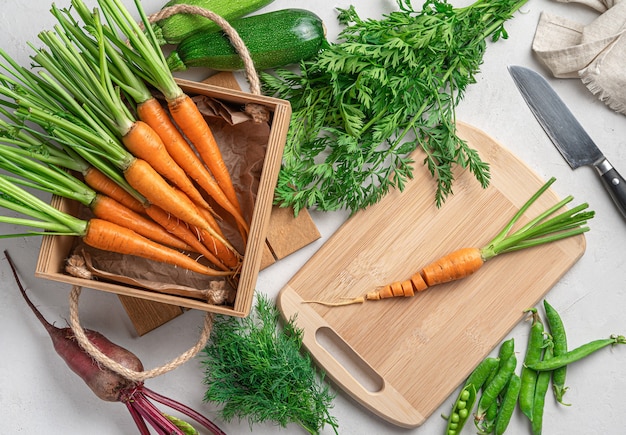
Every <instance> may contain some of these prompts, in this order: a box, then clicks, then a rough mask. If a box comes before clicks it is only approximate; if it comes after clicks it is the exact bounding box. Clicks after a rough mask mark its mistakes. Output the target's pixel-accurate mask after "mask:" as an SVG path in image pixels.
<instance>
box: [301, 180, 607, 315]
mask: <svg viewBox="0 0 626 435" xmlns="http://www.w3.org/2000/svg"><path fill="white" fill-rule="evenodd" d="M555 181H556V179H555V178H554V177H552V178H551V179H550V180H548V181H547V182H546V183H545V184H544V185H543V186H541V188H540V189H539V190H538V191H537V192H536V193H535V194H534V195H533V196H532V197H531V198H530V199H529V200H528V201H527V202H526V203H525V204H524V205H523V206H522V207H521V208H520V210H519V211H518V212H517V213H516V214H515V215H514V216H513V217H512V218H511V220H510V221H509V222H508V224H507V225H506V226H505V227H504V228H503V229H502V230H501V231H500V233H498V234H497V235H496V236H495V237H494V238H493V239H492V240H491V241H490V242H489V243H488V244H487V245H485V246H484V247H482V248H474V247H470V248H461V249H458V250H456V251H453V252H451V253H449V254H447V255H445V256H443V257H441V258H439V259H438V260H436V261H434V262H432V263H431V264H429V265H427V266H426V267H424V268H423V269H422V270H421V271H420V272H418V273H415V274H414V275H413V276H412V277H411V278H409V279H408V280H405V281H396V282H392V283H390V284H387V285H385V286H383V287H381V288H378V289H376V290H374V291H371V292H369V293H367V294H365V295H364V296H359V297H356V298H348V299H346V300H343V301H340V302H326V301H318V300H309V301H304V302H306V303H318V304H322V305H327V306H341V305H350V304H356V303H363V302H365V301H367V300H380V299H388V298H394V297H411V296H413V295H414V294H415V293H416V292H421V291H424V290H426V289H428V288H430V287H432V286H436V285H439V284H444V283H447V282H451V281H455V280H459V279H462V278H465V277H467V276H469V275H471V274H473V273H474V272H476V271H478V270H479V269H480V268H481V267H482V266H483V265H484V264H485V263H486V262H487V261H488V260H490V259H492V258H493V257H495V256H496V255H499V254H503V253H506V252H513V251H517V250H521V249H526V248H530V247H533V246H538V245H542V244H545V243H550V242H554V241H557V240H562V239H565V238H567V237H572V236H575V235H578V234H582V233H584V232H586V231H589V227H588V226H586V223H587V221H588V220H589V219H591V218H593V216H594V214H595V213H594V212H593V211H586V209H587V208H588V206H589V205H588V204H587V203H583V204H581V205H578V206H576V207H574V208H572V209H569V210H565V211H560V212H559V210H561V209H562V208H563V207H564V206H565V205H566V204H568V203H569V202H571V201H572V200H573V197H572V196H567V197H566V198H564V199H563V200H561V201H559V202H557V203H556V204H555V205H553V206H552V207H550V208H548V209H547V210H546V211H544V212H543V213H541V214H539V215H538V216H536V217H535V218H533V219H532V220H530V221H529V222H528V223H527V224H525V225H524V226H522V227H521V228H519V229H517V230H515V231H513V232H512V233H511V230H512V228H513V226H514V225H515V223H516V222H517V221H518V220H519V219H520V218H521V217H522V215H523V214H524V213H525V212H526V210H528V208H529V207H530V206H531V205H532V204H533V203H534V202H535V201H536V200H537V198H539V196H541V195H542V194H543V193H544V192H545V191H546V190H547V189H548V188H549V187H550V186H551V185H552V184H553V183H554V182H555ZM555 213H557V214H556V215H555Z"/></svg>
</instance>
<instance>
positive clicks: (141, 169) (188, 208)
mask: <svg viewBox="0 0 626 435" xmlns="http://www.w3.org/2000/svg"><path fill="white" fill-rule="evenodd" d="M124 177H125V178H126V180H127V181H128V183H129V184H130V185H131V186H133V188H135V189H137V191H138V192H139V193H141V194H142V195H143V196H145V197H146V199H147V200H148V201H149V202H150V203H151V204H154V205H158V206H159V207H161V208H162V209H163V210H165V211H167V212H170V213H172V214H173V215H174V216H176V217H177V218H179V219H181V220H182V221H183V222H186V223H188V224H190V225H192V226H195V227H198V228H199V229H206V230H207V231H208V232H209V233H210V234H213V236H214V237H215V238H216V239H217V240H219V241H220V242H222V243H223V244H224V245H225V246H227V247H228V248H229V249H231V250H232V251H235V248H234V247H232V245H231V244H230V243H228V242H227V241H226V240H225V239H224V238H223V237H221V236H220V235H219V234H216V233H215V230H213V228H212V227H211V225H210V224H209V223H208V222H207V221H206V219H205V218H204V216H203V215H202V213H201V212H200V211H199V210H198V207H197V206H196V205H195V204H194V203H193V202H192V201H191V200H190V199H189V198H188V197H186V196H185V197H183V196H182V195H179V194H178V193H177V192H178V191H177V190H176V189H175V188H173V187H172V186H170V185H169V184H168V183H167V182H166V181H165V179H164V178H163V177H161V176H160V175H159V174H158V173H157V172H156V171H155V170H154V168H153V167H152V166H151V165H150V164H149V163H148V162H146V161H145V160H142V159H138V158H137V159H134V160H133V162H132V163H131V164H129V165H128V166H127V167H126V169H125V170H124Z"/></svg>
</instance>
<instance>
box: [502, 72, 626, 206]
mask: <svg viewBox="0 0 626 435" xmlns="http://www.w3.org/2000/svg"><path fill="white" fill-rule="evenodd" d="M508 70H509V73H510V74H511V77H513V81H514V82H515V85H516V86H517V88H518V90H519V91H520V93H521V94H522V97H523V98H524V100H525V101H526V104H528V107H530V110H531V112H532V113H533V115H534V116H535V118H537V121H538V122H539V124H540V125H541V127H542V128H543V129H544V131H545V132H546V134H547V135H548V137H549V138H550V140H551V141H552V143H553V144H554V145H555V147H556V149H557V150H558V151H559V152H560V153H561V155H562V156H563V158H564V159H565V161H566V162H567V163H568V164H569V165H570V167H571V168H572V169H576V168H579V167H580V166H591V167H593V168H595V169H596V172H597V174H598V175H599V176H600V179H601V180H602V184H603V185H604V187H605V188H606V190H607V191H608V193H609V195H610V196H611V198H612V199H613V202H614V203H615V205H616V207H617V209H618V210H619V211H620V213H621V214H622V217H624V218H626V181H624V178H623V177H622V176H621V175H620V174H619V172H618V171H617V170H616V169H615V168H614V167H613V165H612V164H611V163H610V162H609V161H608V159H607V158H606V157H605V156H604V155H603V154H602V152H601V151H600V149H599V148H598V147H597V146H596V144H595V143H594V142H593V140H592V139H591V137H589V135H588V134H587V132H586V131H585V130H584V128H583V127H582V125H580V123H579V122H578V120H576V118H575V117H574V115H573V114H572V112H571V111H570V110H569V108H568V107H567V106H566V105H565V103H564V102H563V100H561V98H560V97H559V96H558V94H557V93H556V92H555V90H554V89H553V88H552V86H550V84H549V83H548V82H547V80H546V79H545V78H544V77H543V76H542V75H540V74H539V73H537V72H535V71H533V70H531V69H529V68H525V67H521V66H515V65H512V66H509V67H508Z"/></svg>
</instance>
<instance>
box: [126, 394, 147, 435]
mask: <svg viewBox="0 0 626 435" xmlns="http://www.w3.org/2000/svg"><path fill="white" fill-rule="evenodd" d="M125 405H126V408H128V411H129V412H130V415H131V417H133V421H134V422H135V424H136V425H137V429H139V433H140V434H141V435H150V429H148V426H146V422H145V421H144V419H143V417H142V416H141V414H139V412H138V411H137V410H136V409H135V408H134V407H133V406H132V404H131V403H130V402H126V403H125Z"/></svg>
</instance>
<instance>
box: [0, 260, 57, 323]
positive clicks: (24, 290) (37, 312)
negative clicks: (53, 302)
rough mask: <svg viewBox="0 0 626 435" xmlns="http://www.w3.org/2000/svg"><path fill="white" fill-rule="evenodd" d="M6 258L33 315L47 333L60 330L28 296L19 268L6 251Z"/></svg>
mask: <svg viewBox="0 0 626 435" xmlns="http://www.w3.org/2000/svg"><path fill="white" fill-rule="evenodd" d="M4 256H5V257H6V259H7V261H8V262H9V266H11V271H12V272H13V276H14V277H15V282H16V283H17V287H18V288H19V289H20V293H22V296H23V297H24V300H25V301H26V304H27V305H28V306H29V307H30V309H31V310H33V313H35V316H36V317H37V319H39V321H40V322H41V324H42V325H43V326H44V328H46V331H48V332H51V331H55V330H58V329H59V328H57V327H56V326H54V325H53V324H52V323H50V322H48V320H46V318H45V317H44V316H43V314H41V311H39V310H38V309H37V307H36V306H35V304H33V302H32V301H31V300H30V298H29V297H28V295H27V294H26V289H24V286H23V285H22V282H21V281H20V277H19V274H18V273H17V268H16V267H15V263H13V260H12V259H11V256H10V255H9V253H8V252H7V251H4Z"/></svg>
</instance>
